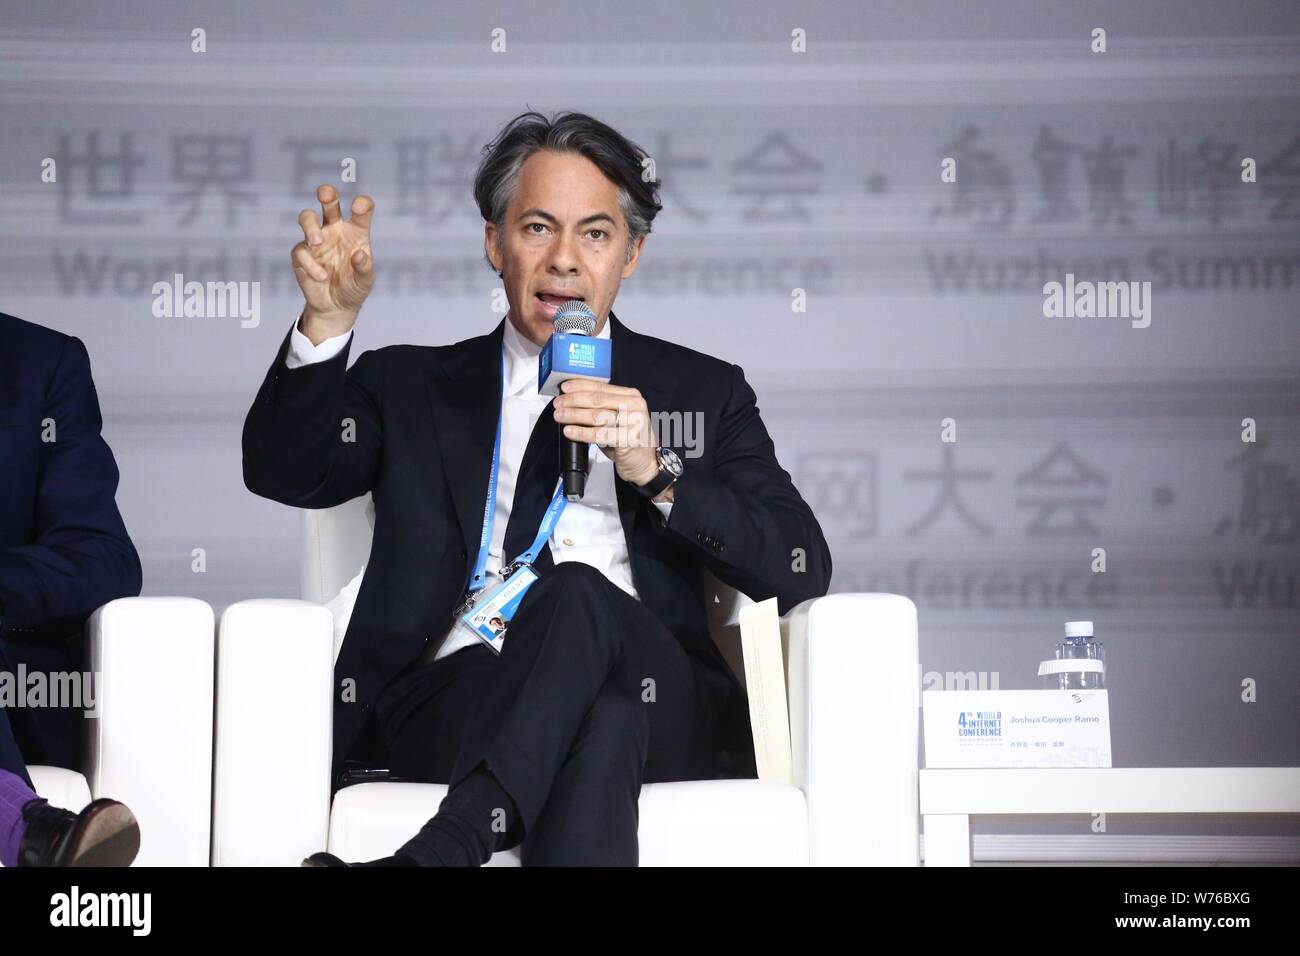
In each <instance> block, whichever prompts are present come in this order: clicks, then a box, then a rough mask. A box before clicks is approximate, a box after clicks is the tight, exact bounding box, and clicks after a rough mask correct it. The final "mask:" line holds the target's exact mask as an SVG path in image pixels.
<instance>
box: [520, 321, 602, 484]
mask: <svg viewBox="0 0 1300 956" xmlns="http://www.w3.org/2000/svg"><path fill="white" fill-rule="evenodd" d="M554 322H555V332H554V333H553V334H552V335H551V337H550V339H548V340H547V342H546V347H545V348H543V349H542V352H541V355H539V356H538V358H537V361H538V370H537V390H538V391H539V392H540V393H542V394H544V395H558V394H559V392H560V383H561V382H563V381H565V379H570V378H586V379H591V380H593V381H597V382H608V381H609V375H610V349H609V344H610V343H609V342H608V340H606V339H598V338H595V337H594V336H595V334H596V315H595V313H594V312H592V311H591V309H590V308H589V307H588V306H587V303H585V302H583V301H582V300H581V299H572V300H570V301H568V302H566V303H564V304H563V305H562V306H560V307H559V308H558V309H556V311H555V319H554ZM556 427H557V428H558V429H559V430H560V477H561V479H562V480H563V483H564V496H565V497H566V498H567V499H568V500H569V501H579V500H581V498H582V496H583V494H584V492H585V491H586V489H587V475H588V474H589V473H590V471H591V459H590V453H591V446H590V444H589V443H587V442H580V441H574V440H573V439H572V438H569V437H567V436H566V435H565V434H564V426H563V425H562V424H560V423H558V422H557V423H556Z"/></svg>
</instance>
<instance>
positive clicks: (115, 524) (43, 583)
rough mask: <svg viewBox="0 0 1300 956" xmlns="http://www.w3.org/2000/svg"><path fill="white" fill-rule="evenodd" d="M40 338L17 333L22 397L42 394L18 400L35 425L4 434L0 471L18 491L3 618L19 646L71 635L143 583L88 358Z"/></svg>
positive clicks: (0, 603) (72, 345)
mask: <svg viewBox="0 0 1300 956" xmlns="http://www.w3.org/2000/svg"><path fill="white" fill-rule="evenodd" d="M40 332H41V334H40V335H39V336H27V335H23V334H21V333H16V334H15V336H14V337H15V339H16V345H17V348H16V349H15V354H16V355H18V356H20V357H21V361H22V362H23V363H24V365H25V368H23V369H21V370H17V369H16V370H15V375H16V378H17V379H19V380H22V381H23V385H22V389H21V390H22V391H24V392H36V391H38V390H39V389H41V388H42V387H43V388H44V394H22V395H20V401H22V402H23V404H24V407H26V408H28V409H30V410H31V414H32V416H33V420H32V421H31V422H30V423H23V424H21V425H20V427H18V428H5V429H0V458H3V465H0V473H2V474H3V477H4V480H5V481H6V483H8V484H10V486H11V487H12V488H14V489H18V494H17V496H10V500H9V503H8V505H6V506H5V510H4V511H3V512H0V521H2V522H3V525H2V530H0V533H2V534H3V540H0V617H2V618H3V633H4V635H5V636H6V637H8V638H12V639H15V640H19V639H31V640H40V639H41V637H42V635H43V634H45V633H53V634H67V633H68V632H69V631H72V630H75V629H78V628H80V626H81V625H82V624H84V623H85V620H86V618H88V617H89V616H90V614H91V613H92V612H93V611H94V610H95V609H96V608H98V607H99V606H101V605H103V604H107V603H108V602H109V601H112V600H115V599H117V598H121V597H134V596H135V595H137V594H139V593H140V585H141V571H140V558H139V556H138V555H137V554H136V550H135V547H134V545H132V543H131V539H130V537H129V536H128V535H127V532H126V527H125V525H124V524H123V522H122V516H121V513H120V512H119V511H118V508H117V502H116V501H115V498H114V496H115V494H116V491H117V482H118V471H117V463H116V462H115V461H114V460H113V453H112V451H111V450H110V449H109V447H108V444H107V443H106V442H105V441H104V439H103V437H102V436H101V435H100V429H101V428H102V425H103V422H102V419H101V417H100V410H99V399H98V397H97V396H96V393H95V383H94V380H93V379H92V378H91V374H90V357H89V356H88V355H87V354H86V347H85V346H84V345H83V344H82V343H81V341H80V340H79V339H77V338H74V337H72V336H63V335H58V334H57V333H50V332H49V330H45V329H42V330H40ZM29 343H30V344H29ZM12 358H13V356H11V359H12ZM42 366H47V367H48V372H46V371H44V370H43V369H42ZM38 369H41V372H40V373H39V374H37V372H36V370H38ZM50 439H52V440H50Z"/></svg>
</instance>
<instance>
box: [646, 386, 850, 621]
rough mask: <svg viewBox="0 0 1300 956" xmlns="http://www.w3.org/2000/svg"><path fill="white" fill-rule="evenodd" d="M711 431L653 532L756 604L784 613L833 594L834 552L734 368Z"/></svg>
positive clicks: (689, 461)
mask: <svg viewBox="0 0 1300 956" xmlns="http://www.w3.org/2000/svg"><path fill="white" fill-rule="evenodd" d="M710 425H711V423H709V422H708V421H707V420H706V422H705V427H704V440H705V442H706V445H705V447H704V449H703V451H704V454H703V455H702V456H701V457H700V458H696V459H690V458H686V459H684V460H683V464H684V466H685V470H684V472H683V474H682V477H681V478H679V479H678V480H677V483H676V484H675V485H674V487H673V507H672V511H671V513H670V514H669V517H668V520H667V521H666V522H665V521H663V520H662V519H661V518H656V519H655V520H652V521H651V524H652V526H654V527H655V528H657V529H658V530H659V533H661V534H668V535H671V536H672V537H673V538H674V539H675V540H677V541H678V542H679V543H680V544H682V545H685V546H688V547H690V548H692V549H693V552H694V553H696V554H698V555H699V556H700V558H701V560H702V561H703V562H704V564H705V565H706V566H707V567H708V568H709V570H710V571H712V572H713V574H714V575H715V576H717V578H718V579H719V580H721V581H724V582H726V583H727V584H729V585H731V586H732V587H734V588H736V589H737V590H738V591H740V592H741V593H743V594H746V595H748V596H749V597H750V598H752V599H753V600H755V601H763V600H766V599H767V598H770V597H775V598H776V599H777V606H778V609H779V611H780V613H781V614H786V613H788V612H789V611H790V610H791V609H792V608H793V607H794V606H795V605H797V604H799V603H800V602H802V601H806V600H808V599H809V598H814V597H821V596H822V595H824V594H825V593H826V592H827V590H828V589H829V588H830V580H831V553H830V548H829V547H827V545H826V538H825V536H824V535H823V534H822V529H821V525H819V524H818V523H817V519H816V517H815V516H814V515H813V513H812V509H811V508H809V507H808V505H807V503H806V502H805V501H804V500H803V497H802V496H801V495H800V494H799V492H798V490H797V489H796V488H795V486H794V482H793V481H792V480H791V478H790V475H789V473H788V472H787V471H786V470H785V469H784V468H782V467H781V465H780V463H779V462H778V461H777V458H776V451H775V449H774V447H773V444H772V439H771V438H770V437H769V435H768V433H767V428H766V426H764V424H763V420H762V418H760V417H759V413H758V405H757V397H756V396H755V394H754V390H753V389H752V388H751V387H750V385H749V383H748V382H747V381H745V375H744V372H743V371H742V370H741V368H740V367H739V366H737V365H732V366H731V381H730V394H729V396H728V398H727V400H726V402H725V403H724V404H723V406H722V409H721V412H720V414H719V415H718V420H717V422H716V423H714V425H713V427H710ZM708 443H712V445H713V448H712V450H710V448H709V447H708ZM702 463H707V464H706V465H704V466H703V467H702V466H701V465H702ZM710 542H712V543H710Z"/></svg>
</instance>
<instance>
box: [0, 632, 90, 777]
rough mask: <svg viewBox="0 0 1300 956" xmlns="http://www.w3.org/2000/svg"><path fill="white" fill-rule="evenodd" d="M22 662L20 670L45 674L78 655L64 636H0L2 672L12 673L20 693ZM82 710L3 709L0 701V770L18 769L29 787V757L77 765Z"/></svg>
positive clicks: (71, 665)
mask: <svg viewBox="0 0 1300 956" xmlns="http://www.w3.org/2000/svg"><path fill="white" fill-rule="evenodd" d="M20 664H21V665H25V671H24V672H23V673H26V674H31V673H34V672H37V671H39V672H42V673H45V674H47V675H49V674H55V673H62V672H67V671H70V670H72V669H73V668H74V667H75V665H76V664H77V661H76V659H75V658H74V657H73V655H72V652H71V650H70V645H69V643H68V642H67V641H64V640H53V639H51V640H49V641H46V642H40V643H35V642H28V641H13V640H8V639H5V640H0V672H5V673H7V674H10V675H11V677H10V680H11V681H13V682H14V688H15V690H16V691H17V692H19V693H21V688H19V687H18V686H17V681H18V678H19V676H20V675H19V665H20ZM80 714H81V711H79V710H78V709H77V708H75V707H49V706H46V707H41V708H39V709H33V708H31V707H14V708H12V709H7V708H5V707H2V706H0V770H8V771H9V772H10V773H15V774H17V775H18V776H20V777H22V778H23V780H24V781H25V782H26V783H27V785H28V786H29V787H30V786H31V784H32V781H31V777H30V776H29V775H28V773H27V764H29V763H31V764H48V765H50V766H55V767H75V766H76V765H77V752H76V748H77V730H78V727H77V721H78V718H79V716H80Z"/></svg>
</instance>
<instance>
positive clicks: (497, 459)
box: [469, 349, 568, 594]
mask: <svg viewBox="0 0 1300 956" xmlns="http://www.w3.org/2000/svg"><path fill="white" fill-rule="evenodd" d="M505 414H506V353H505V350H504V349H502V351H501V412H500V414H498V415H497V438H496V444H495V445H493V447H492V473H491V475H490V476H489V477H488V492H487V501H486V503H485V504H484V506H483V531H482V533H481V534H480V535H479V539H478V557H477V558H476V559H475V560H474V573H473V574H471V575H470V578H469V593H470V594H473V593H474V592H475V591H477V590H479V589H480V588H482V587H483V585H484V583H485V582H486V578H487V559H488V550H489V549H490V547H491V545H492V521H493V519H494V518H496V513H497V471H498V469H499V467H500V464H501V422H502V420H503V419H504V418H505ZM566 504H568V499H567V498H565V497H564V487H563V479H562V478H561V479H559V480H558V481H557V482H556V489H555V494H554V496H553V497H552V498H551V503H550V505H549V507H547V509H546V514H545V515H543V516H542V523H541V526H540V527H539V528H538V530H537V537H535V538H533V543H532V544H531V545H529V546H528V549H527V550H526V551H523V552H521V553H520V554H519V555H518V556H517V557H516V558H515V559H514V560H513V561H511V562H510V564H509V565H506V566H505V567H503V568H502V569H501V570H502V572H503V573H504V572H507V571H511V572H512V571H513V570H514V569H515V568H517V567H518V566H519V565H521V564H532V563H533V561H534V560H536V558H537V555H538V554H540V553H541V550H542V548H543V547H545V546H546V541H547V539H548V538H550V536H551V532H552V531H553V530H554V529H555V524H556V522H557V521H559V520H560V514H561V512H563V511H564V506H565V505H566Z"/></svg>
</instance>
